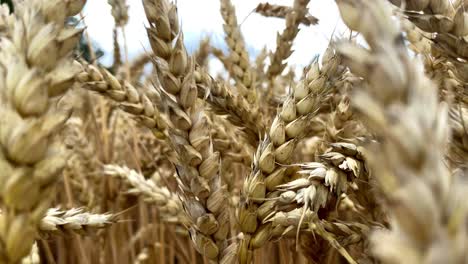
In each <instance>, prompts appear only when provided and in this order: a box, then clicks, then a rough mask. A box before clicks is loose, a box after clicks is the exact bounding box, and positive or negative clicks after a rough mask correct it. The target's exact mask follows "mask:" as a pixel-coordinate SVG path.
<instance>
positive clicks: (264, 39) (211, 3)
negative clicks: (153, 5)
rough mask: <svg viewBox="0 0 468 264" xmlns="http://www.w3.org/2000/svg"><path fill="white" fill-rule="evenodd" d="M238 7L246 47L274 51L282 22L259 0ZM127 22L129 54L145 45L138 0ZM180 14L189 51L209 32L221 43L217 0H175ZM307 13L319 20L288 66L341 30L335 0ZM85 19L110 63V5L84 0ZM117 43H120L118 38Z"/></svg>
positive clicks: (315, 2) (287, 1)
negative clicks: (261, 11)
mask: <svg viewBox="0 0 468 264" xmlns="http://www.w3.org/2000/svg"><path fill="white" fill-rule="evenodd" d="M232 2H233V4H234V5H235V7H236V12H237V18H238V22H239V23H242V24H241V30H242V32H243V34H244V37H245V41H246V43H247V45H248V46H249V49H254V50H260V49H262V48H263V47H264V46H265V45H266V46H267V48H268V49H271V50H274V48H275V46H276V34H277V32H278V31H279V32H281V31H282V30H283V29H284V27H285V24H284V21H283V20H282V19H277V18H265V17H262V16H260V15H258V14H255V13H252V11H253V9H254V8H255V7H256V6H257V5H258V4H259V3H261V2H265V1H258V0H251V1H247V0H232ZM268 2H270V3H276V4H282V5H292V2H293V1H292V0H270V1H268ZM127 3H128V5H129V6H130V9H129V16H130V20H129V23H128V25H127V26H126V28H125V31H126V35H127V39H128V49H129V55H130V57H134V56H135V55H136V54H138V53H141V52H143V51H144V50H145V49H146V50H147V49H148V47H149V44H148V39H147V37H146V31H145V28H144V24H145V23H146V18H145V15H144V10H143V6H142V3H141V0H127ZM177 5H178V11H179V17H180V18H181V24H182V30H183V31H184V34H185V41H186V45H187V47H188V49H189V51H193V50H194V49H196V47H197V45H198V41H199V40H200V39H201V38H203V37H204V36H206V35H210V36H211V39H212V41H213V44H214V45H215V46H219V47H221V46H224V45H225V44H224V33H223V28H222V24H223V20H222V18H221V14H220V12H219V7H220V5H219V0H197V1H194V0H178V1H177ZM309 12H310V13H311V14H312V15H314V16H316V17H318V18H319V20H320V21H319V25H317V26H312V27H303V26H302V27H301V31H300V32H299V34H298V36H297V38H296V40H295V42H294V46H293V49H294V50H295V52H294V53H293V55H291V57H290V59H289V63H290V64H296V65H298V66H305V65H307V64H308V63H309V62H310V60H311V59H312V58H313V57H314V56H315V55H317V54H320V53H323V51H324V50H325V48H326V47H327V45H328V41H329V39H330V37H331V34H332V33H333V32H335V35H337V34H338V33H344V29H345V27H344V25H343V23H342V22H341V20H340V18H339V13H338V9H337V7H336V4H335V3H334V1H323V0H312V1H311V2H310V4H309ZM84 13H85V20H86V23H87V26H88V32H89V35H90V36H91V38H92V39H93V40H94V41H96V42H97V43H98V44H99V45H100V46H101V48H102V49H103V50H104V51H105V52H106V57H105V58H103V62H104V63H105V64H109V63H110V62H111V61H112V58H111V57H112V55H111V54H112V49H113V44H112V29H113V27H114V21H113V18H112V16H111V15H110V6H109V5H108V4H107V1H105V0H99V1H88V4H87V6H86V8H85V11H84ZM120 43H122V44H123V40H122V38H120Z"/></svg>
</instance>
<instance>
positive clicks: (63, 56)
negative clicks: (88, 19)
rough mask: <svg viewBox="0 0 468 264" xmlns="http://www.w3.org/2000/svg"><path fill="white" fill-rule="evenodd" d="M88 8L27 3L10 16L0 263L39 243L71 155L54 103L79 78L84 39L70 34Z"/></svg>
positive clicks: (2, 54) (38, 0) (5, 35)
mask: <svg viewBox="0 0 468 264" xmlns="http://www.w3.org/2000/svg"><path fill="white" fill-rule="evenodd" d="M84 3H85V1H43V0H28V1H21V2H18V3H15V12H14V13H13V14H11V15H8V13H9V10H8V8H7V7H6V5H2V6H1V8H0V12H1V13H2V14H1V16H2V17H5V18H6V17H7V18H8V19H7V20H5V21H2V22H4V23H6V24H3V25H2V29H4V30H5V31H4V32H2V34H1V39H0V42H1V46H2V48H1V50H0V58H1V59H0V64H1V67H0V80H1V81H0V84H1V89H0V91H1V94H0V108H1V111H0V112H1V113H2V119H1V121H0V128H1V129H0V145H1V151H0V168H1V169H0V186H1V187H0V205H1V208H2V211H3V213H2V215H1V217H0V263H17V262H18V261H20V260H21V258H22V257H24V256H26V255H27V254H28V253H29V252H30V250H31V247H32V245H33V243H34V240H35V237H36V233H37V231H38V227H39V223H40V219H41V218H42V217H43V215H44V213H45V212H46V210H47V208H48V207H49V206H50V202H51V201H52V199H53V198H54V186H55V182H56V180H57V179H58V176H59V175H60V171H61V170H62V168H63V167H64V165H65V161H66V155H65V153H64V152H63V150H62V149H61V148H60V145H59V144H58V142H56V141H54V135H55V134H56V133H57V132H58V131H59V130H60V129H61V127H62V125H63V123H64V122H65V120H66V119H67V118H68V115H69V114H68V111H65V110H64V109H59V107H58V105H57V99H56V98H57V96H59V95H62V94H63V93H64V92H65V91H67V90H68V89H69V88H70V87H71V85H72V84H73V82H74V77H75V75H76V74H77V73H78V72H79V68H77V67H76V66H75V65H74V64H73V61H72V59H71V56H70V55H71V53H72V50H73V48H74V47H75V45H76V43H77V41H78V39H79V37H80V35H81V31H82V30H79V29H75V28H73V27H70V26H66V23H65V21H66V18H67V17H69V16H73V15H76V14H77V13H79V12H80V10H81V8H82V7H83V5H84Z"/></svg>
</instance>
